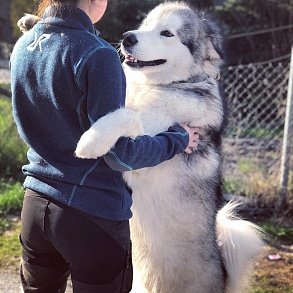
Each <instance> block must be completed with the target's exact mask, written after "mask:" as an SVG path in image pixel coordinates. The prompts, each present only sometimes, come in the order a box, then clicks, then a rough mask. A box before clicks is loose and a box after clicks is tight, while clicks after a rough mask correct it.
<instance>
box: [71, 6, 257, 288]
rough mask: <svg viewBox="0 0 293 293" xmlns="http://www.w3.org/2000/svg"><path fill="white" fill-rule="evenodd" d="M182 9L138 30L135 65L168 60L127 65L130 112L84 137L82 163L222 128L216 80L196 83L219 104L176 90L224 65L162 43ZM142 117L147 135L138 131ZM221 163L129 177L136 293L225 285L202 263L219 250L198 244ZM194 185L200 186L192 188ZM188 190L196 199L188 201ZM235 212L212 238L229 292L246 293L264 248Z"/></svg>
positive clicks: (223, 214)
mask: <svg viewBox="0 0 293 293" xmlns="http://www.w3.org/2000/svg"><path fill="white" fill-rule="evenodd" d="M167 5H168V4H167ZM180 5H182V4H180V3H174V4H169V6H170V9H169V10H168V11H167V12H165V13H162V11H163V7H164V5H163V6H162V5H161V6H159V7H158V8H156V9H155V10H154V11H152V12H151V14H150V16H149V17H148V18H147V19H146V21H144V23H143V25H142V26H141V27H140V29H139V30H137V31H133V32H134V33H135V34H136V35H137V37H138V39H139V42H138V44H137V45H136V46H135V47H134V49H133V50H132V52H131V54H132V55H133V56H134V57H135V58H137V59H138V60H142V61H150V60H156V59H166V60H167V62H166V63H165V64H163V65H159V66H153V67H146V68H141V69H134V68H130V67H128V66H127V65H124V67H125V73H126V77H127V82H128V91H127V100H126V107H127V108H128V109H125V110H123V109H120V110H118V111H116V112H114V113H111V114H110V115H107V116H105V117H103V118H101V119H100V120H98V121H97V122H96V123H95V124H94V125H93V126H92V128H90V130H88V131H87V132H86V133H85V134H84V135H83V136H82V138H81V141H80V142H79V144H78V148H77V151H76V154H77V156H80V157H83V158H95V157H97V156H100V155H102V154H104V153H106V152H107V151H108V150H109V149H110V148H111V147H112V146H113V145H114V143H115V141H116V140H117V138H118V137H119V136H136V135H138V134H148V135H156V134H157V133H159V132H161V131H165V130H166V129H167V128H168V127H169V126H170V125H172V124H174V123H183V122H189V123H190V124H191V125H194V126H199V127H202V128H203V129H204V128H206V127H213V128H215V129H218V128H219V127H220V125H221V124H222V121H223V107H222V103H221V99H220V98H219V97H220V95H219V90H218V85H217V83H216V82H215V80H214V79H213V78H211V79H207V80H205V81H203V82H198V83H197V84H196V86H197V88H198V89H202V90H208V91H209V92H211V93H213V95H214V96H215V97H216V98H214V99H204V98H202V97H197V96H196V95H195V94H193V95H192V94H188V89H189V88H190V89H192V88H193V87H194V84H188V83H184V84H180V83H179V84H176V85H174V84H171V83H172V82H176V81H181V80H187V79H188V78H190V77H192V76H193V75H194V74H195V73H197V74H200V73H201V72H203V73H209V74H210V75H211V76H212V77H215V75H216V73H217V72H218V68H217V66H218V64H219V55H218V54H217V53H216V51H215V50H214V48H213V47H212V45H211V43H209V42H207V46H206V48H205V50H206V51H205V52H203V54H205V55H208V56H209V58H207V59H206V60H205V61H204V63H203V64H202V65H199V64H198V63H196V62H194V60H193V56H192V55H191V54H190V52H189V50H188V49H187V47H186V46H184V45H183V44H182V43H181V42H180V40H179V38H178V37H177V36H176V35H175V37H174V38H171V39H166V38H161V37H160V34H159V32H160V31H161V30H162V29H166V27H167V28H170V27H171V29H172V32H174V33H175V32H176V30H177V29H178V28H179V27H180V26H181V25H182V20H181V19H180V17H179V16H178V15H176V13H174V11H175V12H176V9H177V8H178V9H179V8H180V7H181V6H180ZM154 44H155V45H154ZM122 51H123V52H124V54H125V55H127V54H128V53H129V52H128V49H126V48H124V47H123V46H122ZM165 84H170V86H166V87H164V86H162V85H165ZM129 109H131V110H132V111H134V112H135V113H137V115H138V116H135V115H134V112H129ZM138 117H139V119H140V121H141V123H142V125H143V128H142V127H140V126H139V125H140V123H139V122H138V120H137V118H138ZM112 129H114V130H113V131H112ZM220 164H221V158H220V155H219V154H218V153H217V152H215V151H214V150H213V149H212V148H211V147H208V155H207V156H197V158H196V162H195V163H192V164H190V165H188V164H186V162H185V161H184V160H183V159H182V157H180V156H175V157H174V158H173V159H172V160H169V161H165V162H163V163H161V164H160V165H158V166H155V167H152V168H144V169H141V170H137V171H133V172H125V173H124V178H125V180H126V181H127V183H128V184H129V186H130V187H131V188H132V190H133V219H132V220H131V237H132V242H133V263H134V286H133V290H132V292H134V293H179V292H180V293H181V292H182V293H211V292H219V291H218V288H217V287H215V286H214V287H212V288H211V287H210V284H211V283H213V280H215V284H217V281H216V280H217V279H221V276H220V269H219V262H218V263H217V261H215V262H212V261H211V262H207V263H206V262H204V261H203V260H202V259H201V258H200V256H202V255H205V254H209V253H213V251H212V249H213V247H214V246H213V245H214V244H212V243H206V244H205V245H202V244H200V243H201V242H202V241H203V240H204V239H202V237H204V236H199V235H206V234H205V233H206V230H207V229H208V227H210V216H212V214H213V213H214V209H213V207H212V206H211V205H210V204H208V203H206V204H205V201H204V199H205V198H206V199H207V200H208V197H209V196H212V195H211V194H201V187H200V183H201V182H206V181H207V182H208V180H210V179H212V178H213V175H214V174H215V173H216V172H218V170H219V169H220ZM197 182H198V183H199V185H198V186H197V187H196V188H194V186H196V183H197ZM189 184H190V185H191V186H192V187H190V189H188V185H189ZM185 188H187V189H186V190H188V192H194V193H195V194H190V195H189V194H186V191H185ZM197 194H198V195H200V194H201V197H200V196H197ZM189 196H190V198H189ZM207 202H208V201H207ZM235 208H236V206H235V204H228V205H226V206H225V207H224V208H222V209H221V210H220V211H219V213H218V215H217V228H216V229H217V231H215V233H217V238H218V242H217V243H219V246H218V245H217V244H216V246H217V247H220V248H221V250H222V254H223V257H224V263H225V266H226V269H227V273H228V292H229V293H239V292H240V291H241V290H242V287H243V282H244V279H245V278H246V275H247V272H248V270H249V266H250V264H251V261H252V260H253V258H254V257H255V256H256V255H257V254H258V253H259V251H260V249H261V246H262V242H261V238H260V235H259V231H258V228H257V227H256V226H254V225H253V224H251V223H249V222H247V221H243V220H240V219H235V217H234V216H233V210H234V209H235ZM209 215H210V216H209Z"/></svg>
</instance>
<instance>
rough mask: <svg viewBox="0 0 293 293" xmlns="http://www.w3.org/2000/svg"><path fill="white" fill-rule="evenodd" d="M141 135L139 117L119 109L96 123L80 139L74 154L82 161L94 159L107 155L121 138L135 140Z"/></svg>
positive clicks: (128, 110) (131, 112) (141, 128)
mask: <svg viewBox="0 0 293 293" xmlns="http://www.w3.org/2000/svg"><path fill="white" fill-rule="evenodd" d="M141 134H143V126H142V122H141V120H140V118H139V115H138V114H137V113H135V112H134V111H132V110H130V109H119V110H116V111H115V112H112V113H110V114H108V115H106V116H104V117H102V118H100V119H99V120H98V121H96V122H95V123H94V124H93V125H92V126H91V128H90V129H89V130H87V131H86V132H85V133H84V134H83V135H82V136H81V138H80V140H79V142H78V144H77V147H76V150H75V154H76V156H77V157H79V158H82V159H96V158H98V157H101V156H103V155H105V154H106V153H108V151H109V150H110V149H111V148H112V147H113V146H114V145H115V143H116V142H117V140H118V138H119V137H121V136H125V137H132V138H135V137H136V136H138V135H141Z"/></svg>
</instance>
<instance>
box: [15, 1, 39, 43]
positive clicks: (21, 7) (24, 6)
mask: <svg viewBox="0 0 293 293" xmlns="http://www.w3.org/2000/svg"><path fill="white" fill-rule="evenodd" d="M35 9H36V1H32V0H12V2H11V22H12V27H13V36H14V38H17V37H19V36H20V35H21V32H20V30H19V28H18V26H17V21H18V20H19V19H20V18H21V17H22V16H23V15H24V13H33V12H34V10H35Z"/></svg>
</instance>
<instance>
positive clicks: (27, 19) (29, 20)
mask: <svg viewBox="0 0 293 293" xmlns="http://www.w3.org/2000/svg"><path fill="white" fill-rule="evenodd" d="M39 20H40V18H39V17H38V16H36V15H32V14H25V16H23V17H22V18H21V19H20V20H19V21H18V22H17V26H18V27H19V29H20V30H21V31H22V32H23V33H24V32H27V31H29V30H30V29H32V27H33V26H34V25H35V24H36V23H37V22H38V21H39Z"/></svg>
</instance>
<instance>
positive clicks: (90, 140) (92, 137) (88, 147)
mask: <svg viewBox="0 0 293 293" xmlns="http://www.w3.org/2000/svg"><path fill="white" fill-rule="evenodd" d="M114 143H115V141H114V142H112V141H111V139H109V138H108V139H107V137H105V136H103V135H102V133H101V132H99V131H98V130H97V129H94V128H90V129H89V130H87V131H86V132H85V133H84V134H83V135H82V136H81V138H80V140H79V142H78V144H77V147H76V150H75V155H76V156H77V157H78V158H81V159H96V158H98V157H101V156H103V155H105V154H106V153H107V152H108V151H109V150H110V149H111V148H112V147H113V145H114Z"/></svg>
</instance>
